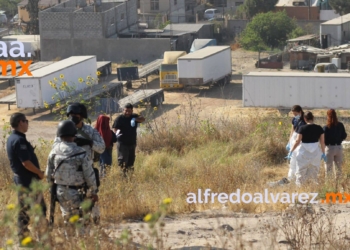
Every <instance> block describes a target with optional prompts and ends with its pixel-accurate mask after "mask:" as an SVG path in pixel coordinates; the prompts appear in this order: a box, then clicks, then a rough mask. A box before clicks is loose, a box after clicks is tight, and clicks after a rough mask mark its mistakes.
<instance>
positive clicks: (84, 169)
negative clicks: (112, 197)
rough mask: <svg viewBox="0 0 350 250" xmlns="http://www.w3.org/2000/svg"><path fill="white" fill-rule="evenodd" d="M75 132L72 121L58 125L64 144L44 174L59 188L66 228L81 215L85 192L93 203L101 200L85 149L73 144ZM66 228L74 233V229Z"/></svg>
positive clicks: (56, 148) (56, 149)
mask: <svg viewBox="0 0 350 250" xmlns="http://www.w3.org/2000/svg"><path fill="white" fill-rule="evenodd" d="M76 133H77V129H76V127H75V124H74V123H73V122H72V121H69V120H67V121H62V122H60V123H59V124H58V128H57V137H58V138H60V140H61V142H58V143H56V144H55V146H54V147H53V149H52V150H51V152H50V154H49V158H48V162H47V168H46V173H45V175H46V178H47V180H48V182H51V180H52V179H53V182H54V183H55V184H56V185H57V191H56V195H57V200H58V202H59V203H60V207H61V211H62V216H63V218H64V221H65V224H66V225H69V224H70V223H69V219H70V218H71V217H72V216H74V215H79V217H81V216H82V211H81V210H80V206H81V203H82V202H83V200H84V198H85V197H84V196H85V195H84V189H86V188H87V189H88V192H89V193H90V196H91V200H92V201H93V202H97V201H98V196H97V193H98V188H97V185H96V178H95V173H94V170H93V169H92V167H91V164H90V162H89V161H90V159H89V156H88V155H87V152H86V150H85V149H83V148H82V147H79V146H77V144H76V143H74V138H75V135H76ZM85 185H86V186H85ZM80 221H82V218H81V219H80ZM85 223H86V222H85ZM67 229H68V231H71V230H72V229H73V228H70V229H69V228H67ZM71 233H72V232H71Z"/></svg>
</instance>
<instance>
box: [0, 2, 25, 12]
mask: <svg viewBox="0 0 350 250" xmlns="http://www.w3.org/2000/svg"><path fill="white" fill-rule="evenodd" d="M20 1H21V0H0V10H4V11H6V14H7V15H10V16H14V15H16V13H17V4H18V3H19V2H20Z"/></svg>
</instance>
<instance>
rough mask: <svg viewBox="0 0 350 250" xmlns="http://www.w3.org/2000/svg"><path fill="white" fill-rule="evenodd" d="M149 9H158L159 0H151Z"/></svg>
mask: <svg viewBox="0 0 350 250" xmlns="http://www.w3.org/2000/svg"><path fill="white" fill-rule="evenodd" d="M151 10H159V0H151Z"/></svg>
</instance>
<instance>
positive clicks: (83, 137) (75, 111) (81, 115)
mask: <svg viewBox="0 0 350 250" xmlns="http://www.w3.org/2000/svg"><path fill="white" fill-rule="evenodd" d="M66 114H67V117H69V118H70V120H71V121H73V122H74V124H75V126H76V128H77V136H76V138H75V140H74V142H75V143H76V144H77V145H78V146H80V147H82V148H84V149H85V150H86V157H87V158H88V161H89V165H90V166H91V167H92V168H93V159H94V152H97V153H99V154H102V153H103V152H104V151H105V148H106V145H105V142H104V140H103V138H102V136H101V135H100V133H99V132H98V131H97V130H96V129H95V128H93V127H92V126H91V125H88V124H85V123H84V119H87V118H88V115H87V110H86V107H85V105H84V104H81V103H72V104H70V105H69V106H68V108H67V112H66ZM60 142H61V138H60V137H56V138H55V140H54V143H53V147H55V145H56V144H58V143H60ZM94 170H96V169H94ZM95 174H96V181H97V186H99V177H98V171H95ZM99 214H100V213H99V210H98V206H97V204H94V206H93V208H92V213H91V215H92V218H93V221H94V223H95V224H98V223H99V217H100V215H99Z"/></svg>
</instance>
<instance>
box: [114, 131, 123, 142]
mask: <svg viewBox="0 0 350 250" xmlns="http://www.w3.org/2000/svg"><path fill="white" fill-rule="evenodd" d="M115 135H116V136H117V141H118V140H119V138H120V137H121V136H122V135H123V134H117V133H116V134H115Z"/></svg>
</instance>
